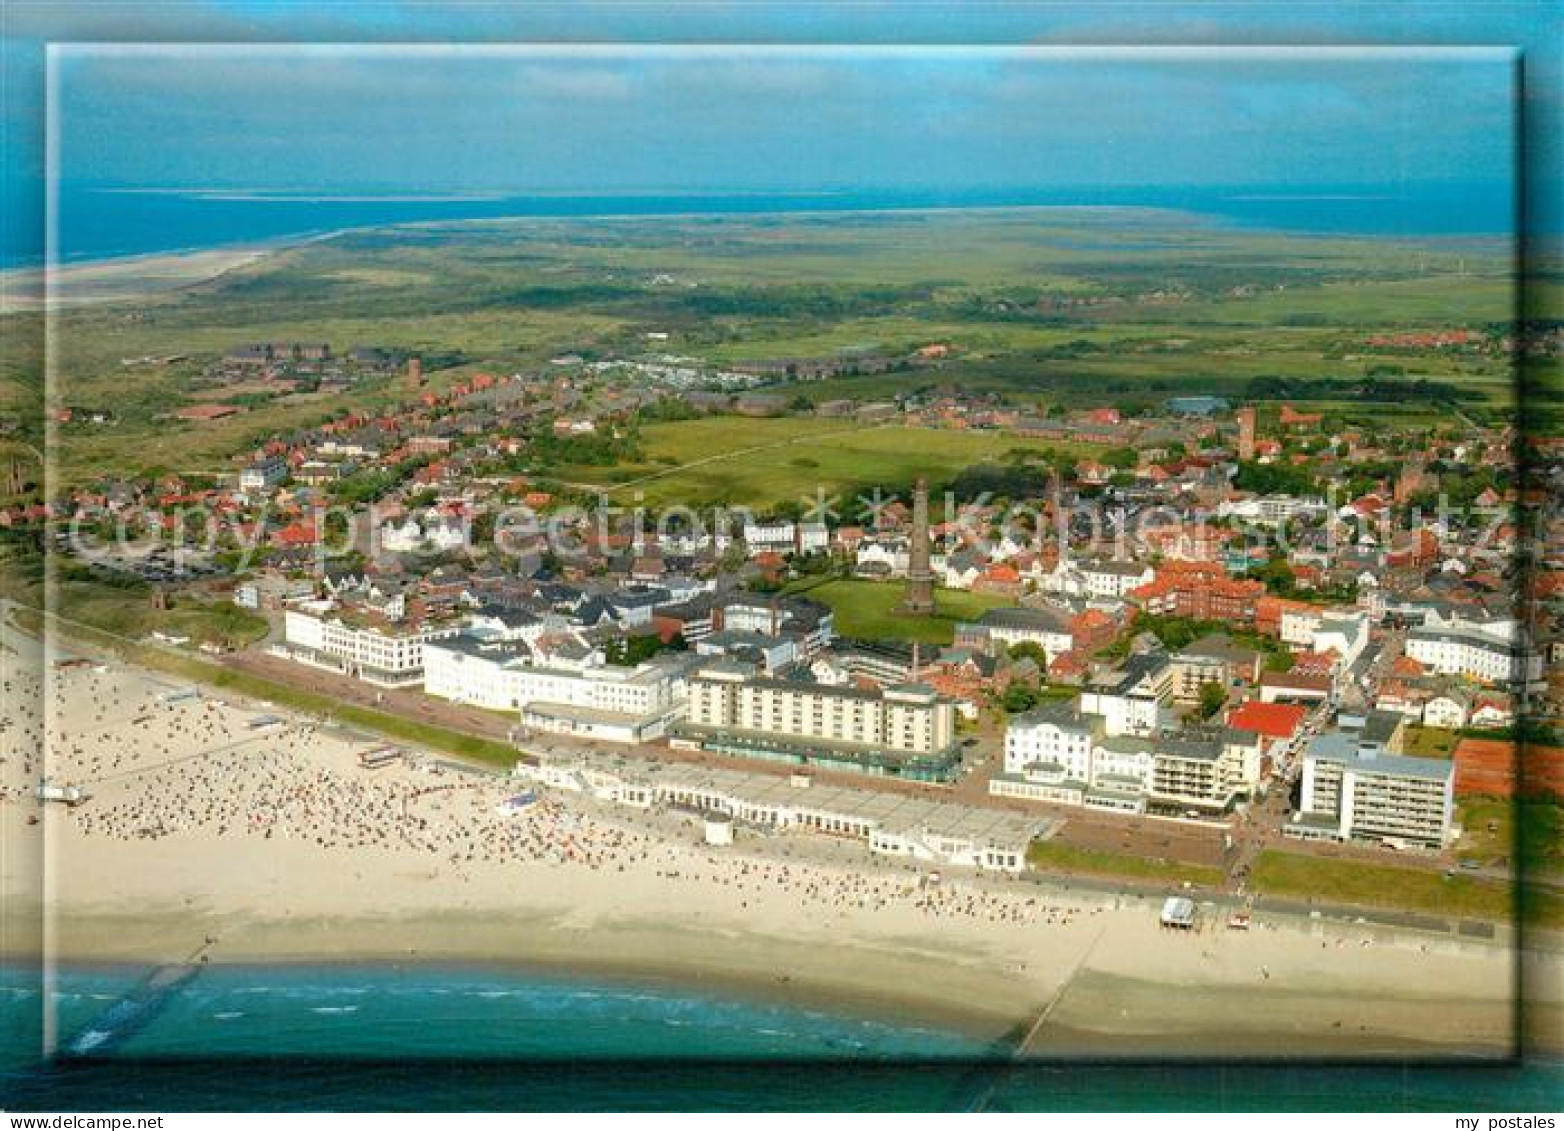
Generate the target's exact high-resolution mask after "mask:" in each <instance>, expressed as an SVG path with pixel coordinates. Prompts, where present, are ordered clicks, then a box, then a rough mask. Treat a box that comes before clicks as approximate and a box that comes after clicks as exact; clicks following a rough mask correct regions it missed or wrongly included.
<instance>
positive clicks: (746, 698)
mask: <svg viewBox="0 0 1564 1131" xmlns="http://www.w3.org/2000/svg"><path fill="white" fill-rule="evenodd" d="M678 737H679V738H680V739H683V740H685V741H690V742H694V743H696V744H698V745H700V746H702V747H703V748H705V749H709V750H714V751H718V752H721V753H728V754H735V755H738V756H741V757H756V758H766V759H770V760H774V761H785V762H794V763H799V764H817V765H822V766H828V767H830V768H838V769H847V770H853V771H856V772H860V773H872V774H881V775H886V776H892V777H908V778H914V779H917V780H923V781H946V780H949V778H950V777H951V776H953V775H954V773H955V767H956V763H957V760H958V759H957V754H958V750H957V746H956V741H955V705H954V704H953V703H952V702H951V701H950V700H949V699H946V698H944V697H943V696H940V695H939V694H937V693H936V692H935V691H934V690H933V689H932V688H929V687H926V686H924V685H922V684H915V683H909V684H894V685H892V686H889V687H885V688H880V689H865V688H858V687H847V686H835V685H827V684H820V683H812V682H802V681H792V680H782V679H765V678H760V677H759V676H758V675H757V673H756V670H755V668H754V667H753V666H751V665H748V664H741V663H736V662H732V661H726V662H718V663H715V664H710V665H708V666H705V667H702V668H700V669H699V670H697V671H696V672H695V674H694V675H693V676H692V678H691V679H690V683H689V707H688V710H687V712H686V719H685V722H684V723H683V724H681V726H680V727H679V728H678Z"/></svg>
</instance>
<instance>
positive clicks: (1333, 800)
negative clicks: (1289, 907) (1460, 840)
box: [1286, 731, 1455, 848]
mask: <svg viewBox="0 0 1564 1131" xmlns="http://www.w3.org/2000/svg"><path fill="white" fill-rule="evenodd" d="M1454 813H1455V769H1454V764H1453V763H1452V762H1451V760H1450V759H1448V758H1412V757H1408V756H1406V755H1402V754H1394V753H1391V752H1390V751H1388V750H1386V749H1384V748H1383V747H1380V746H1379V745H1378V744H1377V743H1366V742H1364V741H1363V738H1362V736H1360V735H1357V734H1353V733H1351V732H1348V731H1331V732H1329V733H1327V734H1322V735H1319V736H1318V737H1316V738H1315V739H1314V740H1313V741H1312V742H1310V743H1309V746H1308V749H1307V750H1306V751H1305V753H1304V756H1303V792H1302V797H1301V799H1300V805H1299V810H1298V812H1297V813H1296V814H1294V816H1293V820H1292V822H1291V823H1289V824H1288V826H1287V829H1286V831H1287V833H1288V834H1289V835H1290V836H1296V837H1307V838H1315V839H1331V840H1377V841H1384V842H1389V843H1391V844H1415V845H1422V846H1425V847H1429V848H1442V847H1443V846H1444V845H1445V844H1447V843H1449V840H1450V829H1451V821H1452V818H1453V816H1454Z"/></svg>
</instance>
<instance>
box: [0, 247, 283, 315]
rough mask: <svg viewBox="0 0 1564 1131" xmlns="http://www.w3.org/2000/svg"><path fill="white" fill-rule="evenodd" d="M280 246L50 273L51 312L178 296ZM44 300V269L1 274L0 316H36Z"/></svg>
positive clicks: (132, 259)
mask: <svg viewBox="0 0 1564 1131" xmlns="http://www.w3.org/2000/svg"><path fill="white" fill-rule="evenodd" d="M280 246H281V245H280V244H278V245H267V246H264V247H260V246H254V247H250V246H247V247H235V248H214V249H212V250H209V251H189V252H170V253H167V254H160V255H133V256H126V257H124V258H119V259H101V260H93V261H91V262H86V263H67V264H61V265H60V266H59V267H57V268H55V271H54V292H53V296H52V297H53V300H54V308H55V309H56V310H65V309H68V308H71V307H78V306H87V305H92V304H96V303H106V302H135V301H137V300H142V299H147V298H151V297H153V296H155V295H159V294H164V293H167V292H169V291H177V290H181V289H183V288H185V287H190V286H194V285H195V284H197V283H204V282H207V281H208V280H211V279H215V278H217V277H219V276H221V275H226V274H228V273H229V272H231V271H237V270H240V269H242V268H245V267H250V266H253V265H254V264H256V263H259V262H260V261H261V260H263V259H265V258H266V257H267V256H268V255H270V254H272V253H273V252H274V251H276V250H278V248H279V247H280ZM49 299H50V295H49V292H48V273H47V271H46V269H44V268H42V267H19V268H13V269H11V270H8V271H4V272H0V315H4V314H21V313H28V312H36V311H40V310H43V309H45V308H46V306H47V305H48V302H49Z"/></svg>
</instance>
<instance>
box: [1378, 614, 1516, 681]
mask: <svg viewBox="0 0 1564 1131" xmlns="http://www.w3.org/2000/svg"><path fill="white" fill-rule="evenodd" d="M1406 654H1407V655H1408V656H1410V657H1411V658H1412V659H1414V660H1416V661H1417V662H1418V663H1420V664H1424V665H1425V666H1427V667H1428V668H1429V669H1430V670H1431V671H1433V672H1434V673H1436V674H1438V675H1458V676H1464V677H1465V678H1467V679H1475V680H1480V681H1482V682H1484V683H1496V684H1532V683H1536V682H1538V681H1539V680H1541V679H1542V654H1541V653H1540V652H1538V651H1535V650H1533V649H1530V648H1528V647H1527V646H1526V644H1525V636H1524V634H1523V633H1522V632H1521V631H1520V630H1519V629H1518V628H1517V627H1516V626H1515V623H1514V622H1513V621H1494V622H1488V623H1478V622H1472V621H1457V622H1455V623H1454V624H1453V625H1451V626H1450V627H1429V626H1423V627H1419V628H1414V629H1412V630H1411V631H1410V632H1408V633H1407V640H1406Z"/></svg>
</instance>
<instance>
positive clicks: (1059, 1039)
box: [0, 626, 1558, 1057]
mask: <svg viewBox="0 0 1564 1131" xmlns="http://www.w3.org/2000/svg"><path fill="white" fill-rule="evenodd" d="M5 640H6V645H7V648H6V651H5V652H4V654H3V655H4V660H5V661H6V663H5V693H6V704H7V706H6V713H5V716H4V730H3V734H0V738H3V753H4V765H3V767H0V769H3V777H0V788H3V797H4V800H3V801H0V836H3V841H0V859H3V867H0V896H3V898H4V899H5V903H6V907H7V910H8V913H7V914H6V915H5V916H4V918H3V923H0V926H3V932H0V943H3V949H4V953H5V954H7V955H9V956H13V957H15V956H28V955H37V954H39V953H41V952H42V951H43V950H44V949H45V948H47V949H48V950H49V951H50V952H51V953H52V954H54V955H55V956H56V957H57V958H59V959H61V960H98V959H116V960H123V959H132V960H137V961H146V962H157V961H169V960H174V959H178V958H180V957H182V956H184V955H186V954H188V953H189V952H190V951H191V950H192V948H193V947H195V946H197V945H199V944H200V943H201V941H202V940H203V939H204V938H206V937H208V936H210V937H212V938H215V940H216V942H215V943H214V945H213V946H212V947H211V949H210V955H211V960H212V961H214V962H225V961H227V962H239V961H256V960H264V961H290V960H298V961H306V960H307V961H315V962H319V961H333V960H340V961H344V962H347V961H353V960H370V959H383V960H396V961H403V962H405V961H417V960H444V959H462V960H480V961H494V962H507V963H516V964H519V965H524V966H536V967H554V968H566V967H568V968H569V969H572V970H577V971H582V972H589V971H602V972H619V973H627V974H633V975H636V976H638V977H646V978H650V979H669V980H672V981H674V982H677V983H680V984H693V985H699V986H709V987H722V988H730V989H733V990H736V991H742V992H749V993H757V994H764V995H773V996H782V997H787V998H789V999H794V998H797V999H805V1000H810V1001H818V1002H820V1003H823V1004H832V1005H836V1006H839V1007H843V1008H847V1009H851V1010H863V1011H870V1012H875V1013H884V1014H886V1015H893V1016H907V1017H912V1018H918V1019H923V1020H929V1021H937V1022H940V1023H943V1024H947V1025H951V1026H953V1027H960V1028H962V1029H964V1030H967V1031H970V1032H973V1033H976V1034H980V1035H983V1036H985V1037H993V1038H995V1039H998V1038H1001V1037H1004V1036H1006V1035H1009V1036H1011V1037H1014V1036H1016V1035H1017V1034H1022V1033H1026V1032H1028V1031H1031V1032H1032V1036H1031V1039H1030V1043H1029V1044H1028V1051H1030V1052H1036V1053H1039V1054H1046V1055H1056V1054H1070V1053H1103V1052H1114V1053H1124V1054H1151V1055H1158V1054H1160V1055H1170V1054H1174V1055H1185V1054H1191V1053H1228V1054H1242V1055H1246V1056H1272V1055H1274V1056H1278V1057H1288V1056H1297V1055H1301V1054H1305V1053H1307V1054H1310V1055H1322V1054H1325V1055H1342V1056H1353V1055H1365V1054H1367V1055H1380V1054H1429V1053H1454V1054H1459V1055H1504V1054H1506V1053H1507V1052H1508V1051H1509V1050H1510V1048H1511V1046H1512V1042H1513V1034H1514V1024H1513V1011H1512V1008H1511V1006H1512V1002H1511V993H1512V986H1513V960H1512V952H1511V950H1510V948H1509V946H1508V945H1507V933H1506V932H1503V931H1501V932H1500V938H1499V939H1498V940H1497V941H1494V942H1482V941H1477V940H1465V939H1458V938H1456V937H1454V936H1437V935H1430V934H1427V933H1419V932H1413V931H1406V932H1392V931H1388V930H1385V929H1378V928H1371V927H1369V926H1367V925H1354V924H1343V923H1340V922H1337V921H1310V920H1302V919H1292V918H1287V917H1282V916H1277V917H1274V919H1273V918H1267V917H1263V916H1257V919H1256V923H1255V927H1254V929H1252V930H1250V931H1248V932H1235V931H1229V930H1227V929H1226V928H1225V926H1224V925H1222V924H1220V923H1216V922H1214V921H1213V922H1209V923H1208V924H1207V925H1206V926H1205V927H1204V928H1203V929H1201V930H1199V931H1196V932H1192V933H1188V934H1179V933H1168V932H1165V931H1162V930H1161V929H1159V927H1158V926H1157V922H1156V910H1157V906H1156V901H1155V900H1154V899H1152V898H1148V897H1143V898H1135V897H1122V896H1120V897H1115V896H1103V895H1096V894H1089V893H1085V892H1081V891H1073V892H1072V891H1066V890H1063V889H1055V888H1050V887H1045V886H1042V885H1039V884H1036V883H1033V882H1030V881H1028V880H1024V879H1011V878H997V877H979V876H976V875H957V874H954V873H951V872H947V873H946V874H945V875H944V877H943V878H942V882H940V883H939V884H937V885H929V884H927V883H926V882H924V881H925V876H924V874H923V872H922V871H921V869H919V868H916V867H908V866H907V865H905V864H902V863H894V862H886V861H881V860H878V859H875V858H871V857H870V856H869V854H868V853H867V852H866V850H865V849H863V847H862V846H860V845H857V844H853V843H841V842H834V841H829V840H826V839H823V838H819V837H812V836H808V835H804V834H780V833H779V834H775V835H762V834H759V833H754V834H751V835H749V836H747V837H743V838H741V841H740V843H739V844H737V845H735V846H733V847H731V848H723V849H715V848H709V847H706V846H705V845H703V844H702V843H701V842H700V830H699V828H698V826H697V825H696V824H695V823H694V822H692V821H691V820H689V819H688V818H687V817H683V816H680V815H678V814H673V813H651V814H640V813H637V812H635V811H631V810H623V809H613V810H610V809H606V808H604V807H602V806H600V805H599V804H597V803H595V802H593V801H591V800H590V799H583V798H580V797H578V796H576V795H573V794H571V795H559V794H550V793H548V792H546V791H545V792H544V793H543V795H542V797H541V798H540V800H539V802H538V803H537V804H534V805H532V806H530V807H529V808H527V809H524V810H522V811H521V812H520V813H519V814H517V815H512V816H507V815H502V814H501V813H500V812H498V811H497V809H496V807H497V806H498V805H499V803H500V802H501V801H503V800H504V799H505V798H506V797H508V796H510V795H512V794H514V793H515V792H516V790H517V787H515V786H514V785H512V784H511V783H509V782H507V781H505V780H504V779H502V778H497V777H494V776H491V775H482V774H473V773H468V772H463V771H460V770H458V769H455V768H452V767H450V766H449V765H444V764H441V763H439V762H438V761H434V760H430V761H428V762H426V763H425V764H424V765H423V766H422V767H420V766H417V765H411V764H397V765H394V766H392V767H390V768H387V769H382V770H377V771H368V770H364V769H362V768H360V766H359V764H358V759H357V755H358V753H359V752H360V751H363V750H365V749H367V748H369V747H371V746H375V745H378V742H377V741H376V740H375V739H373V738H370V737H368V736H361V735H354V734H351V733H348V732H344V731H341V730H338V729H335V728H333V727H330V726H327V725H324V724H323V723H322V721H320V720H313V719H304V718H298V717H288V716H282V717H281V721H280V722H279V723H278V724H277V725H274V726H264V727H257V726H254V725H252V724H254V723H255V721H256V719H257V717H259V716H263V715H266V714H277V715H279V716H281V714H282V713H281V712H272V711H270V709H269V708H267V706H266V705H264V704H256V703H245V702H241V701H237V700H224V699H222V698H221V697H220V696H218V695H217V694H216V693H213V692H210V691H208V692H203V693H201V694H199V695H188V696H186V697H179V696H180V695H181V693H185V692H188V691H189V690H191V689H188V688H185V687H182V686H180V685H177V684H174V683H171V682H169V681H167V680H165V679H163V678H162V677H160V676H155V675H151V674H148V673H144V672H140V671H136V670H134V669H130V668H127V667H125V666H124V665H122V664H119V663H117V662H114V663H105V664H78V665H76V666H73V667H68V668H61V667H58V666H54V665H53V664H49V665H43V664H41V662H40V656H39V646H38V645H37V643H36V642H34V641H31V640H29V639H28V638H26V637H22V636H19V635H18V634H17V633H16V631H15V630H14V629H12V628H10V626H7V633H6V637H5ZM170 693H173V695H171V694H170ZM46 721H47V726H45V722H46ZM46 732H47V734H48V736H49V737H48V743H47V749H45V748H44V747H45V743H44V735H45V733H46ZM40 773H44V774H47V775H49V776H50V777H51V778H52V780H54V781H56V782H60V783H70V784H75V785H80V786H82V787H83V788H85V789H87V790H88V791H89V792H90V793H91V795H92V799H91V800H90V801H89V802H88V803H86V804H84V805H82V806H80V807H78V808H74V809H68V808H66V807H65V806H62V805H52V806H47V807H41V806H40V805H39V803H38V802H37V801H36V800H34V799H33V797H32V795H31V789H32V786H33V785H34V784H35V783H36V781H37V780H38V776H39V775H40ZM34 814H37V815H41V820H40V821H39V823H37V824H29V823H28V820H27V819H28V817H29V815H34ZM40 877H41V881H40ZM1549 992H1550V993H1551V994H1552V995H1554V996H1552V997H1551V998H1549V1002H1550V1003H1551V1007H1553V1008H1556V1006H1557V1001H1558V998H1557V994H1558V990H1557V988H1554V989H1552V990H1551V991H1549Z"/></svg>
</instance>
